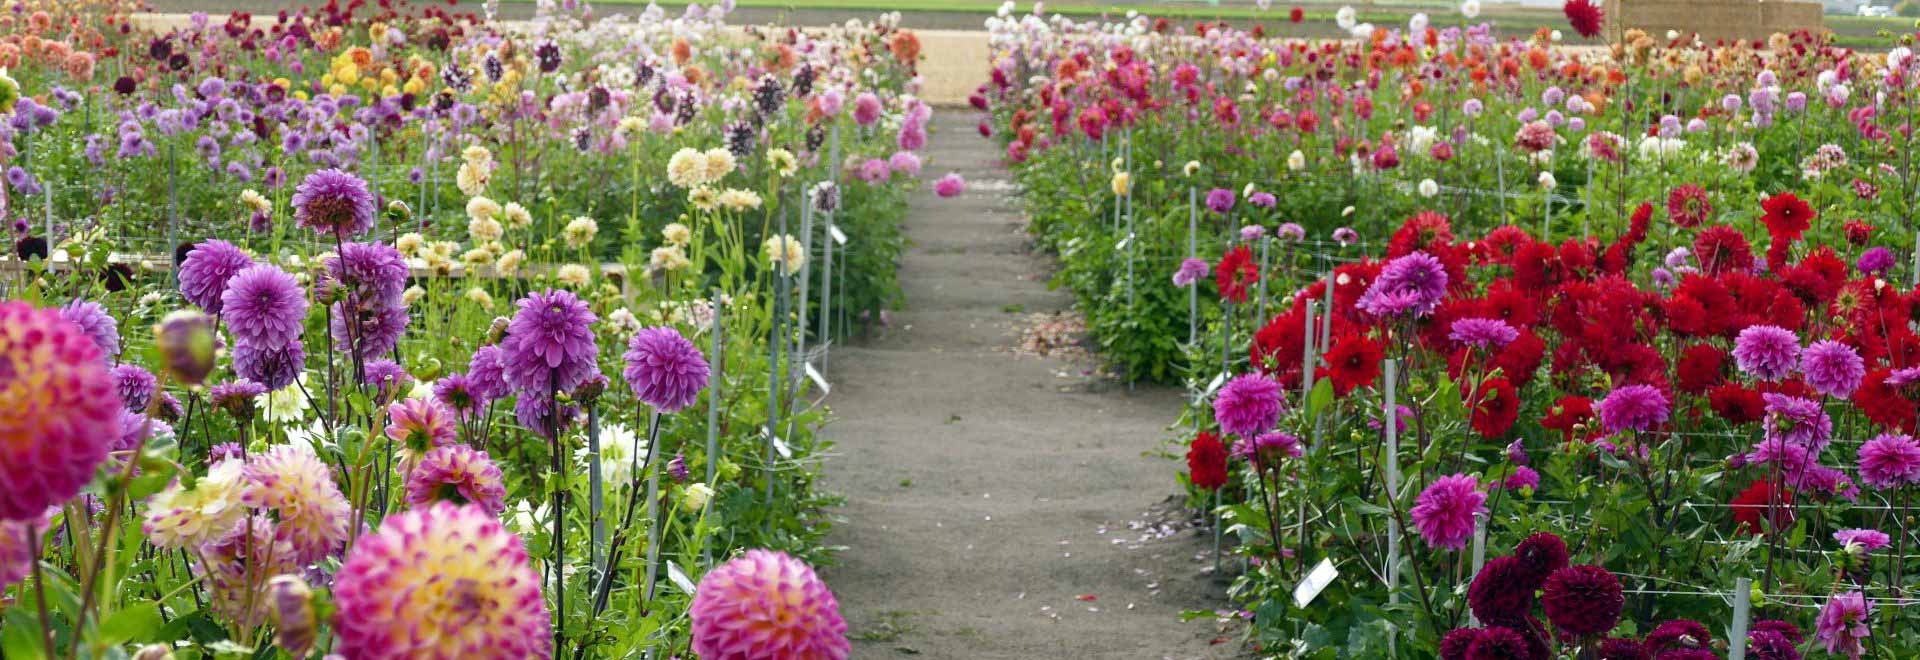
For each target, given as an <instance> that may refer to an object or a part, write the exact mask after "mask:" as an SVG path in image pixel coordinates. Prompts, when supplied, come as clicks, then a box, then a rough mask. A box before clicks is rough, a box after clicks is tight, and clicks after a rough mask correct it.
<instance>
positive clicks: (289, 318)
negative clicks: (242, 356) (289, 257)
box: [220, 264, 307, 347]
mask: <svg viewBox="0 0 1920 660" xmlns="http://www.w3.org/2000/svg"><path fill="white" fill-rule="evenodd" d="M220 307H221V309H222V310H224V312H223V317H224V318H225V319H226V321H227V327H228V328H229V329H231V330H232V331H233V338H234V341H235V342H237V343H240V344H253V345H255V346H267V347H281V346H285V345H287V343H288V342H291V341H293V340H295V339H298V338H299V337H300V333H301V329H302V326H303V325H304V323H305V321H306V318H307V295H306V292H304V291H301V290H300V284H299V283H298V282H295V281H294V279H293V276H292V275H288V274H287V273H286V271H283V270H280V269H279V268H278V267H276V266H273V265H271V264H260V265H256V266H250V267H248V268H246V269H244V270H241V271H240V272H238V273H234V275H233V277H232V278H231V279H228V280H227V290H226V293H224V294H221V296H220Z"/></svg>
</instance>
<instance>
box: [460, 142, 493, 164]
mask: <svg viewBox="0 0 1920 660" xmlns="http://www.w3.org/2000/svg"><path fill="white" fill-rule="evenodd" d="M460 159H461V160H464V161H466V162H468V163H470V164H473V165H478V166H480V167H488V168H491V167H492V165H493V152H491V151H488V150H487V148H486V147H483V146H480V145H477V144H474V145H468V146H467V148H465V149H461V150H460Z"/></svg>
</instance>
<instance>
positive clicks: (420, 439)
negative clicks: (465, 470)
mask: <svg viewBox="0 0 1920 660" xmlns="http://www.w3.org/2000/svg"><path fill="white" fill-rule="evenodd" d="M456 435H457V434H456V433H455V431H454V419H453V411H452V410H450V409H448V408H447V406H446V404H443V403H441V402H439V401H438V400H435V399H401V400H399V401H395V402H394V403H393V404H392V405H389V406H387V439H389V440H392V441H394V442H398V443H400V444H402V445H405V446H406V448H407V451H408V452H410V453H411V454H412V455H414V456H419V455H421V454H424V453H426V452H428V451H430V450H432V449H433V448H435V447H443V446H446V445H450V444H453V443H454V441H455V440H456V439H457V438H456Z"/></svg>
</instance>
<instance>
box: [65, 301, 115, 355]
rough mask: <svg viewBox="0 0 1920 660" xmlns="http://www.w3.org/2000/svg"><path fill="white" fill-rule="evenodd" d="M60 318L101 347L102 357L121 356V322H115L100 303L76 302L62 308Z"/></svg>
mask: <svg viewBox="0 0 1920 660" xmlns="http://www.w3.org/2000/svg"><path fill="white" fill-rule="evenodd" d="M60 318H63V319H66V320H67V322H68V323H72V324H73V326H74V327H76V328H79V329H80V332H81V333H83V334H85V335H86V336H87V338H88V339H92V340H93V343H94V345H95V346H99V347H100V355H101V357H104V358H106V359H108V360H112V359H113V358H114V356H116V355H119V354H120V322H119V321H115V320H114V319H113V316H112V315H109V314H107V310H106V308H104V307H101V306H100V303H97V302H93V301H91V300H75V301H73V302H70V303H67V306H66V307H62V308H60Z"/></svg>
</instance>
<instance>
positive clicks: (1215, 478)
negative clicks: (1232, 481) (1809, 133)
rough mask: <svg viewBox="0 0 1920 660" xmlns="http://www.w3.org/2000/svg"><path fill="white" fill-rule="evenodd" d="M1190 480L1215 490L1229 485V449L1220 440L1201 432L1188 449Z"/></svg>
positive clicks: (1197, 484) (1194, 483)
mask: <svg viewBox="0 0 1920 660" xmlns="http://www.w3.org/2000/svg"><path fill="white" fill-rule="evenodd" d="M1187 472H1188V479H1189V480H1190V481H1192V482H1193V485H1195V486H1199V487H1201V488H1203V489H1206V490H1213V489H1216V488H1219V487H1221V486H1225V485H1226V484H1227V448H1226V447H1225V446H1224V445H1221V444H1220V438H1218V437H1215V436H1214V435H1213V434H1212V433H1208V432H1206V431H1201V432H1200V434H1199V435H1196V436H1194V437H1193V445H1192V446H1191V447H1189V448H1188V449H1187Z"/></svg>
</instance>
